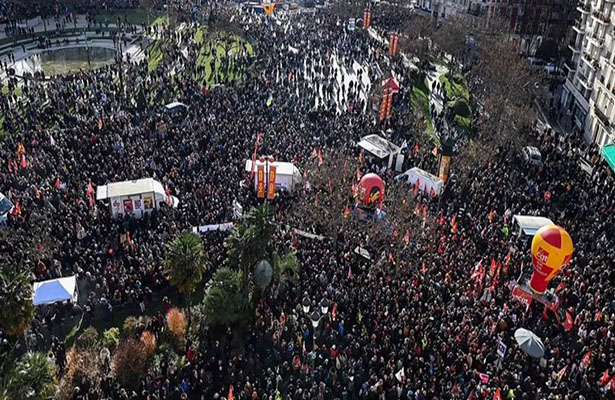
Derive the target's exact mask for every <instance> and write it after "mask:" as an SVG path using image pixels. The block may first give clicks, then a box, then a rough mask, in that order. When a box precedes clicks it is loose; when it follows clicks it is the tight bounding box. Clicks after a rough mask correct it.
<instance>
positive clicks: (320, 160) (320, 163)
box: [318, 151, 325, 167]
mask: <svg viewBox="0 0 615 400" xmlns="http://www.w3.org/2000/svg"><path fill="white" fill-rule="evenodd" d="M324 163H325V162H324V161H323V159H322V151H319V152H318V166H319V167H320V166H322V165H323V164H324Z"/></svg>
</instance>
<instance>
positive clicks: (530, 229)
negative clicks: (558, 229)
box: [513, 215, 553, 236]
mask: <svg viewBox="0 0 615 400" xmlns="http://www.w3.org/2000/svg"><path fill="white" fill-rule="evenodd" d="M513 220H514V221H515V222H516V223H517V225H519V228H521V231H523V233H524V234H525V235H528V236H534V235H535V234H536V231H538V230H539V229H540V228H542V227H543V226H545V225H553V221H551V220H550V219H549V218H545V217H534V216H531V215H515V216H514V217H513Z"/></svg>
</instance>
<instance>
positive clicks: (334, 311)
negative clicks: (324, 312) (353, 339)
mask: <svg viewBox="0 0 615 400" xmlns="http://www.w3.org/2000/svg"><path fill="white" fill-rule="evenodd" d="M331 318H333V321H335V319H336V318H337V303H333V308H332V309H331Z"/></svg>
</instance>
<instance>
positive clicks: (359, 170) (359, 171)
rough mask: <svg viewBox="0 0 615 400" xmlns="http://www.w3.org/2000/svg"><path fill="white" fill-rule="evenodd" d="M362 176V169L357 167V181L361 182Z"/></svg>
mask: <svg viewBox="0 0 615 400" xmlns="http://www.w3.org/2000/svg"><path fill="white" fill-rule="evenodd" d="M362 176H363V175H362V174H361V169H360V168H359V167H357V180H358V181H360V180H361V177H362Z"/></svg>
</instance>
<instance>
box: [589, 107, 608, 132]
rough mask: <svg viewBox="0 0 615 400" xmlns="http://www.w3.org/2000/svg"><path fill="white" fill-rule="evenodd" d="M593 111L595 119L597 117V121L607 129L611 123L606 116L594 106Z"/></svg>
mask: <svg viewBox="0 0 615 400" xmlns="http://www.w3.org/2000/svg"><path fill="white" fill-rule="evenodd" d="M593 109H594V114H596V117H598V121H600V122H601V123H602V125H604V126H605V127H607V128H608V127H609V126H610V125H611V123H610V122H609V118H608V117H607V116H606V114H605V113H604V112H602V110H601V109H600V107H596V106H594V107H593Z"/></svg>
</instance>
